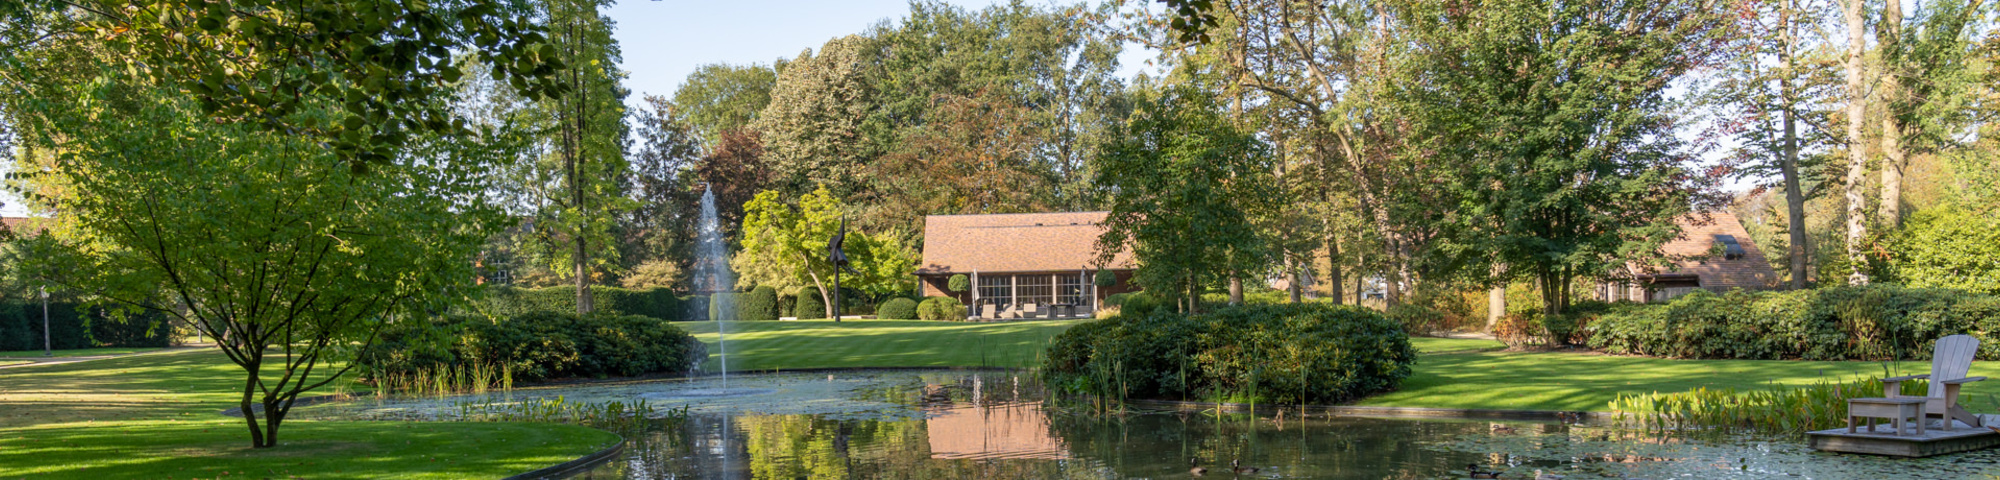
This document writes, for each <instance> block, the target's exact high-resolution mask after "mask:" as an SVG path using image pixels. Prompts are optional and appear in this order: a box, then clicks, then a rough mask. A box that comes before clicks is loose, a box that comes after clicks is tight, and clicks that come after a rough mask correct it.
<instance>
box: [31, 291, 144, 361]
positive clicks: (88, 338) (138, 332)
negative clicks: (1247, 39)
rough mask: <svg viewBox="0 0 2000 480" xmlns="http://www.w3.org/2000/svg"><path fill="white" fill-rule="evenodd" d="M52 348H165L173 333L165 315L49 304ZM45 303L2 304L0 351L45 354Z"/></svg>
mask: <svg viewBox="0 0 2000 480" xmlns="http://www.w3.org/2000/svg"><path fill="white" fill-rule="evenodd" d="M48 314H49V318H48V325H49V330H50V331H49V338H48V345H49V346H50V347H51V348H54V349H56V350H70V349H78V348H92V347H165V346H167V344H168V343H169V341H170V339H169V337H170V336H171V333H172V331H173V329H172V328H171V327H169V326H168V324H167V322H168V321H169V319H168V316H167V314H166V313H165V312H125V311H119V310H112V309H107V308H102V307H96V306H91V305H86V304H81V303H75V302H49V305H48ZM42 347H43V343H42V304H41V302H39V301H37V302H18V303H17V302H0V350H41V349H42Z"/></svg>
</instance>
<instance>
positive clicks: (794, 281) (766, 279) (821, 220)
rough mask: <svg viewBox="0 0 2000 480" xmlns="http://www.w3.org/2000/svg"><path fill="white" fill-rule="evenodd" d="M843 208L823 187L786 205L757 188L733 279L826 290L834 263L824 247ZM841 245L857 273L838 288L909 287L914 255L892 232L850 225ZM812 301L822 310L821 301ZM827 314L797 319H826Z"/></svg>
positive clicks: (872, 291) (880, 291) (881, 290)
mask: <svg viewBox="0 0 2000 480" xmlns="http://www.w3.org/2000/svg"><path fill="white" fill-rule="evenodd" d="M843 208H844V207H843V206H842V205H841V203H840V200H839V199H838V198H835V197H834V196H833V194H832V193H831V192H829V191H827V189H825V188H820V189H818V190H814V191H813V192H812V193H810V194H807V195H805V196H804V197H801V198H799V201H798V205H797V208H794V207H793V206H791V205H786V204H785V203H784V202H783V201H782V195H781V194H779V193H778V192H777V191H774V190H767V191H763V192H758V193H757V197H756V198H753V199H751V200H750V202H749V203H747V204H744V206H743V211H744V220H743V250H742V251H741V252H739V253H737V255H736V256H735V257H734V258H731V259H730V261H729V264H730V266H731V267H732V268H734V269H735V270H736V272H737V273H738V274H739V277H738V280H737V283H738V284H739V285H746V286H747V285H770V286H773V287H777V288H781V289H788V290H789V289H798V290H799V291H800V292H801V294H800V296H806V295H819V294H821V293H822V292H820V288H826V289H828V290H831V289H832V288H833V285H832V283H833V274H834V267H833V264H832V263H829V262H828V261H827V252H826V245H827V241H829V240H831V239H833V236H834V234H835V233H837V232H839V231H840V225H841V212H842V210H843ZM845 247H846V250H845V251H846V252H847V258H848V261H849V266H850V267H851V268H853V269H854V270H855V271H858V272H860V273H861V274H860V275H858V276H857V275H851V274H844V276H843V277H842V278H841V282H840V283H841V285H840V286H841V288H842V289H843V290H846V289H852V290H857V291H860V292H862V293H865V294H868V295H870V296H879V295H887V294H892V293H896V292H900V291H903V290H906V289H908V288H909V287H908V285H909V281H910V277H911V276H912V275H914V274H915V271H916V264H917V259H918V258H917V254H916V252H915V251H914V250H913V249H911V248H909V247H908V246H907V245H905V244H903V243H902V242H901V241H900V240H897V236H896V235H870V234H867V233H864V232H861V231H859V230H854V229H850V230H848V232H847V237H846V244H845ZM803 301H804V300H801V302H803ZM816 301H817V302H819V303H817V304H818V305H822V308H826V307H825V303H826V299H824V298H821V299H817V300H816ZM795 313H796V312H795ZM828 313H830V312H827V311H822V312H821V313H819V314H816V315H815V316H811V317H807V316H800V318H827V314H828Z"/></svg>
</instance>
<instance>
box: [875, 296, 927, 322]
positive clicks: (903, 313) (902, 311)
mask: <svg viewBox="0 0 2000 480" xmlns="http://www.w3.org/2000/svg"><path fill="white" fill-rule="evenodd" d="M875 318H879V319H883V320H916V319H917V301H916V300H911V299H907V298H903V297H896V298H891V299H889V301H886V302H882V305H881V306H878V307H875Z"/></svg>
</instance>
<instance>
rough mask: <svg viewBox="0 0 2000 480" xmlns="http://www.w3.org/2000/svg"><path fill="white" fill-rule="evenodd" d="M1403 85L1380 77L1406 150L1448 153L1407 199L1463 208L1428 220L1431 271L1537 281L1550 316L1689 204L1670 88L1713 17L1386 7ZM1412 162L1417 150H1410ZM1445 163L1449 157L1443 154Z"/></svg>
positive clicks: (1653, 5)
mask: <svg viewBox="0 0 2000 480" xmlns="http://www.w3.org/2000/svg"><path fill="white" fill-rule="evenodd" d="M1394 8H1397V9H1400V10H1401V12H1400V13H1398V14H1396V16H1397V18H1398V19H1402V20H1405V22H1403V24H1404V26H1405V28H1407V29H1408V30H1407V32H1408V41H1409V42H1411V43H1412V44H1413V45H1412V46H1411V52H1413V54H1412V55H1410V56H1409V57H1408V59H1407V63H1405V64H1404V65H1401V68H1402V69H1405V70H1404V71H1403V72H1402V73H1403V74H1404V75H1407V76H1408V77H1407V78H1405V79H1400V80H1401V81H1396V82H1394V85H1395V86H1396V87H1397V88H1396V90H1397V91H1395V92H1394V94H1393V98H1395V100H1396V102H1397V103H1398V106H1397V108H1395V109H1394V110H1398V111H1400V112H1403V113H1406V114H1407V116H1408V117H1407V119H1406V120H1405V122H1406V123H1405V124H1404V125H1406V126H1404V127H1400V128H1403V129H1407V130H1409V131H1410V132H1411V138H1410V139H1408V140H1406V141H1407V142H1409V144H1410V145H1411V147H1410V148H1412V149H1413V153H1412V154H1413V155H1421V156H1423V157H1426V158H1437V157H1438V156H1439V155H1443V156H1444V157H1445V158H1451V160H1450V163H1451V166H1450V167H1449V168H1440V169H1438V170H1436V171H1435V172H1436V173H1435V175H1437V176H1438V177H1445V178H1450V179H1449V180H1445V179H1441V178H1431V179H1429V183H1430V184H1429V185H1421V186H1417V185H1412V186H1411V187H1410V190H1409V191H1408V193H1407V195H1408V196H1409V198H1410V199H1412V201H1413V202H1416V203H1422V204H1425V205H1426V207H1425V208H1438V207H1436V206H1441V205H1466V206H1467V207H1465V208H1462V209H1460V210H1458V211H1456V212H1454V214H1452V215H1446V216H1444V217H1443V218H1440V220H1439V223H1440V224H1439V225H1434V226H1432V227H1431V228H1433V229H1434V230H1432V231H1434V232H1438V235H1439V238H1438V239H1437V240H1435V241H1434V242H1435V243H1436V246H1437V247H1441V248H1435V249H1433V250H1430V251H1429V252H1428V253H1431V254H1435V255H1438V256H1439V257H1440V258H1430V259H1424V262H1423V263H1424V264H1425V266H1427V267H1429V268H1427V270H1430V271H1431V272H1430V273H1431V275H1433V276H1438V277H1449V276H1463V277H1474V278H1484V277H1486V276H1487V275H1488V274H1489V272H1490V269H1491V266H1492V265H1495V264H1501V265H1507V266H1508V270H1507V273H1508V274H1509V275H1512V276H1514V277H1517V278H1530V279H1534V280H1535V281H1536V282H1537V283H1536V284H1537V285H1541V286H1543V290H1544V292H1542V297H1543V299H1542V304H1543V305H1544V306H1545V310H1546V311H1547V312H1549V313H1562V311H1563V310H1564V309H1565V308H1566V307H1567V305H1568V299H1569V298H1570V297H1571V292H1570V291H1569V290H1570V288H1571V286H1572V285H1574V284H1575V282H1573V281H1572V280H1573V279H1575V278H1577V277H1579V276H1585V277H1587V276H1590V275H1595V274H1597V273H1598V272H1604V271H1607V270H1610V269H1611V268H1612V267H1615V266H1622V265H1624V264H1625V263H1626V262H1627V261H1628V260H1629V259H1633V258H1657V257H1658V256H1657V255H1652V253H1653V252H1656V251H1657V250H1658V248H1659V246H1660V245H1662V244H1664V243H1665V242H1667V241H1670V240H1673V239H1674V238H1675V237H1676V235H1677V234H1678V228H1677V227H1676V226H1675V223H1674V222H1675V220H1676V219H1677V218H1678V217H1680V216H1681V215H1682V214H1685V213H1687V212H1688V211H1689V209H1690V206H1692V205H1696V204H1697V203H1698V202H1699V201H1701V200H1704V199H1705V197H1702V196H1701V194H1702V193H1703V192H1704V190H1703V189H1705V188H1707V186H1706V185H1705V184H1703V180H1702V179H1701V177H1700V176H1698V175H1693V174H1690V173H1688V172H1686V171H1684V170H1683V168H1682V165H1683V164H1684V163H1685V162H1686V161H1688V158H1687V154H1686V153H1685V151H1686V149H1685V148H1684V145H1683V142H1682V141H1681V140H1680V137H1678V136H1676V134H1675V133H1676V130H1675V125H1676V123H1675V122H1674V121H1673V119H1672V116H1671V114H1670V112H1671V110H1672V109H1671V108H1670V105H1671V100H1672V99H1671V98H1670V97H1669V96H1668V89H1669V86H1670V85H1672V84H1674V80H1675V79H1676V78H1679V77H1680V76H1682V75H1684V74H1686V73H1688V72H1689V71H1691V70H1692V69H1694V68H1696V67H1697V66H1698V65H1701V64H1703V63H1704V62H1705V61H1706V60H1707V57H1708V56H1711V55H1714V54H1715V51H1716V49H1713V48H1706V47H1703V46H1702V45H1704V44H1705V43H1704V42H1708V41H1710V39H1714V38H1718V36H1719V35H1722V34H1724V33H1725V32H1724V31H1723V29H1721V28H1720V26H1721V25H1723V24H1724V22H1722V21H1720V19H1719V18H1718V16H1719V15H1721V13H1720V12H1718V11H1716V10H1715V9H1714V8H1711V7H1709V6H1707V5H1705V4H1700V3H1698V2H1692V1H1685V0H1681V1H1658V2H1631V3H1613V4H1589V5H1585V4H1575V3H1566V2H1494V3H1480V4H1478V5H1473V6H1466V7H1462V8H1461V7H1460V6H1457V5H1455V4H1451V3H1448V2H1415V3H1409V4H1404V5H1399V6H1397V7H1394ZM1414 152H1422V153H1414ZM1447 152H1448V153H1447Z"/></svg>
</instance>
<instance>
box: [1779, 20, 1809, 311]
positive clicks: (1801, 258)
mask: <svg viewBox="0 0 2000 480" xmlns="http://www.w3.org/2000/svg"><path fill="white" fill-rule="evenodd" d="M1778 15H1779V17H1778V20H1779V22H1780V23H1783V24H1784V25H1783V28H1784V37H1783V40H1782V42H1783V45H1782V46H1781V47H1780V49H1779V51H1778V62H1779V68H1780V69H1782V71H1781V72H1779V74H1778V96H1779V97H1781V99H1782V102H1783V104H1782V106H1781V110H1782V111H1781V113H1782V114H1783V115H1784V122H1785V138H1784V145H1782V147H1781V148H1783V149H1784V151H1783V152H1781V153H1780V155H1782V158H1780V159H1779V163H1778V171H1779V174H1780V175H1782V176H1783V177H1784V181H1785V222H1786V223H1785V225H1786V230H1787V233H1789V234H1790V235H1791V244H1790V245H1787V246H1786V249H1785V255H1786V256H1787V257H1788V258H1787V260H1789V261H1790V264H1791V277H1792V278H1791V287H1792V289H1793V290H1803V289H1805V288H1806V280H1807V271H1806V268H1807V267H1806V258H1807V257H1808V255H1807V252H1806V241H1807V240H1806V195H1805V191H1804V189H1803V188H1802V187H1800V185H1799V182H1800V180H1799V135H1798V123H1797V122H1798V104H1799V100H1798V91H1797V90H1794V89H1793V87H1792V77H1793V76H1794V74H1795V73H1796V72H1795V71H1794V69H1793V65H1792V61H1793V57H1792V49H1793V47H1794V46H1795V45H1794V42H1796V41H1797V38H1795V37H1793V20H1792V4H1791V3H1789V2H1788V3H1786V4H1785V7H1784V9H1783V10H1781V11H1780V12H1779V14H1778Z"/></svg>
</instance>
